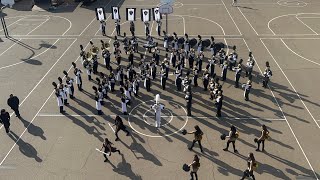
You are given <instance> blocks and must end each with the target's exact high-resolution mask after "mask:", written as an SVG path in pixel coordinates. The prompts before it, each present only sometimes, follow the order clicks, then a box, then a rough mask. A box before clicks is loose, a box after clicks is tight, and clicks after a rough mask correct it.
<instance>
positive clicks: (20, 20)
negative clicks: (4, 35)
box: [0, 17, 24, 32]
mask: <svg viewBox="0 0 320 180" xmlns="http://www.w3.org/2000/svg"><path fill="white" fill-rule="evenodd" d="M22 19H24V17H23V18H20V19H18V20H16V21H15V22H13V23H11V24H9V25H8V26H7V28H8V27H10V26H11V25H13V24H16V23H17V22H19V21H21V20H22ZM1 31H3V29H1V30H0V32H1Z"/></svg>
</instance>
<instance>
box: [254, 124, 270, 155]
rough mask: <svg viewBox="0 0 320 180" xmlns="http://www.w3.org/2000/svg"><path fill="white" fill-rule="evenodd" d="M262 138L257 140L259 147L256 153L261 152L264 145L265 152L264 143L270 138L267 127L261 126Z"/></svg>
mask: <svg viewBox="0 0 320 180" xmlns="http://www.w3.org/2000/svg"><path fill="white" fill-rule="evenodd" d="M261 128H262V130H261V136H260V137H259V138H258V139H257V144H258V147H257V149H256V151H260V144H261V143H262V151H264V141H265V140H266V139H267V138H268V137H269V131H268V129H267V126H266V125H262V126H261Z"/></svg>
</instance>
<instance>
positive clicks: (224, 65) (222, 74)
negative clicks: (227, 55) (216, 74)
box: [221, 61, 228, 81]
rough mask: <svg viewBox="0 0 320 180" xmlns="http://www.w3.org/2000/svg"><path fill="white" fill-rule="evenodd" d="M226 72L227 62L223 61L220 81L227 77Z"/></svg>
mask: <svg viewBox="0 0 320 180" xmlns="http://www.w3.org/2000/svg"><path fill="white" fill-rule="evenodd" d="M227 72H228V62H227V61H224V63H223V65H222V72H221V78H222V81H225V80H226V79H227Z"/></svg>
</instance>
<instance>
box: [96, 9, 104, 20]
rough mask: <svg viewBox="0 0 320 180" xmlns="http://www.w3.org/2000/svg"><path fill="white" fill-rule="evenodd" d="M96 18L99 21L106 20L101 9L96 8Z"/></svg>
mask: <svg viewBox="0 0 320 180" xmlns="http://www.w3.org/2000/svg"><path fill="white" fill-rule="evenodd" d="M96 17H97V20H99V21H103V20H106V14H105V12H104V8H103V7H99V8H96Z"/></svg>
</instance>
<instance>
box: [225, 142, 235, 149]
mask: <svg viewBox="0 0 320 180" xmlns="http://www.w3.org/2000/svg"><path fill="white" fill-rule="evenodd" d="M230 143H232V146H233V150H234V151H236V141H230V140H228V142H227V147H226V149H228V148H229V144H230Z"/></svg>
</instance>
